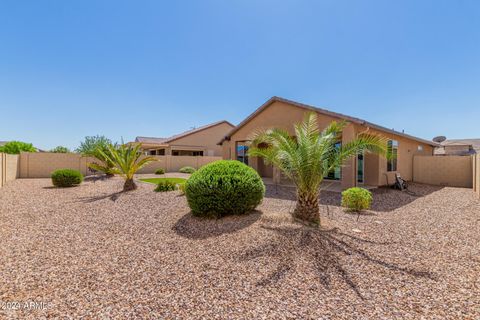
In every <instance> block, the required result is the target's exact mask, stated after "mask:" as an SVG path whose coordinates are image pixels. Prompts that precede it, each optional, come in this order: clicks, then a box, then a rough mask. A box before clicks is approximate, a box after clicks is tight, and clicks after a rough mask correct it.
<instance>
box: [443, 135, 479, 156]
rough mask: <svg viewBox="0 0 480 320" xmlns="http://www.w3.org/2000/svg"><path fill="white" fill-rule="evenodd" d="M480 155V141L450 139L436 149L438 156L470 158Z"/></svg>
mask: <svg viewBox="0 0 480 320" xmlns="http://www.w3.org/2000/svg"><path fill="white" fill-rule="evenodd" d="M477 153H478V154H480V139H448V140H444V141H442V142H440V146H439V147H436V148H435V151H434V154H435V155H436V156H470V155H473V154H477Z"/></svg>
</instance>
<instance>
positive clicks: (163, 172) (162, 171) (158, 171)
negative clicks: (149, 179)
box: [155, 168, 165, 174]
mask: <svg viewBox="0 0 480 320" xmlns="http://www.w3.org/2000/svg"><path fill="white" fill-rule="evenodd" d="M155 174H165V170H163V168H158V169H157V170H155Z"/></svg>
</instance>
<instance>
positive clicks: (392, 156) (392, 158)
mask: <svg viewBox="0 0 480 320" xmlns="http://www.w3.org/2000/svg"><path fill="white" fill-rule="evenodd" d="M397 155H398V141H396V140H388V144H387V171H397Z"/></svg>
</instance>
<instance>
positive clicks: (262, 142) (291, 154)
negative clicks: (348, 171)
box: [248, 113, 387, 223]
mask: <svg viewBox="0 0 480 320" xmlns="http://www.w3.org/2000/svg"><path fill="white" fill-rule="evenodd" d="M346 125H347V123H346V122H344V121H343V122H335V121H334V122H332V123H330V125H329V126H328V127H327V128H325V129H324V130H323V131H320V130H319V128H318V122H317V115H316V113H308V114H307V115H306V116H305V119H304V121H303V122H302V123H298V124H296V125H295V126H294V129H295V137H292V136H290V134H289V133H288V131H286V130H282V129H277V128H275V129H268V130H262V131H259V132H256V133H254V135H253V137H252V142H251V147H250V149H249V151H248V153H249V156H253V157H255V156H256V157H261V158H264V159H265V161H266V163H267V164H272V165H274V166H276V167H277V168H278V169H280V171H281V172H283V174H284V175H285V176H286V177H288V178H289V179H291V180H292V181H293V183H294V184H295V186H296V188H297V204H296V207H295V210H294V216H295V217H296V218H298V219H301V220H304V221H308V222H314V223H320V214H319V206H318V198H319V193H320V184H321V183H322V181H323V178H324V176H325V175H327V174H328V173H329V172H331V171H332V170H334V169H335V168H337V167H339V166H341V165H342V164H343V163H344V162H345V161H346V160H347V159H349V158H351V157H353V156H356V155H358V154H359V153H361V152H363V151H366V152H371V153H376V154H380V155H386V153H387V139H386V138H384V137H382V136H379V135H375V134H369V133H367V132H364V133H360V134H358V135H357V137H356V138H355V139H353V140H352V141H349V142H348V143H345V144H342V145H341V146H340V147H336V146H335V145H336V144H337V142H339V141H341V135H342V131H343V129H344V128H345V126H346Z"/></svg>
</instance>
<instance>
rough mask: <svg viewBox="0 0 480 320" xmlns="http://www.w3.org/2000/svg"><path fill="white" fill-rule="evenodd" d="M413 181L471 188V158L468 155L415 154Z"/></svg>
mask: <svg viewBox="0 0 480 320" xmlns="http://www.w3.org/2000/svg"><path fill="white" fill-rule="evenodd" d="M413 167H414V173H413V181H415V182H419V183H426V184H433V185H440V186H451V187H464V188H472V186H473V158H472V157H470V156H444V157H436V156H415V157H414V165H413Z"/></svg>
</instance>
